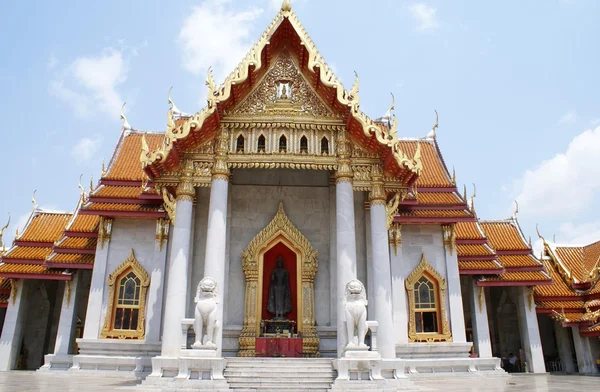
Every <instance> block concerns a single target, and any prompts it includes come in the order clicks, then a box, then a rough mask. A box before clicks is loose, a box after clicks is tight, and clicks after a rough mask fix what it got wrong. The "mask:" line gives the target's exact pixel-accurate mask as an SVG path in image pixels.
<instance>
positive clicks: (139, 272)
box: [100, 249, 150, 340]
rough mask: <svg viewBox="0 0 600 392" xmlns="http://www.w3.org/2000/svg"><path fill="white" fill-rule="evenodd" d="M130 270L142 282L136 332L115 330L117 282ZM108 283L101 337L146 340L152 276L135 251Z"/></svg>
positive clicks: (111, 275) (110, 276) (109, 278)
mask: <svg viewBox="0 0 600 392" xmlns="http://www.w3.org/2000/svg"><path fill="white" fill-rule="evenodd" d="M128 270H130V271H131V272H133V273H134V274H135V276H136V277H137V278H138V279H139V280H140V293H139V306H138V320H137V328H136V329H135V330H123V329H118V330H117V329H114V328H113V323H114V317H115V310H116V306H115V305H116V299H117V298H115V296H118V294H119V290H118V288H117V287H116V283H117V282H116V280H117V278H119V277H121V276H122V275H123V273H125V272H127V271H128ZM107 283H108V286H109V291H108V309H107V311H106V316H105V317H104V325H103V326H102V331H101V332H100V337H101V338H107V339H140V340H142V339H144V338H145V336H146V328H145V326H146V292H147V291H148V286H150V276H149V275H148V273H147V272H146V270H145V269H144V267H142V265H141V264H140V263H139V262H138V261H137V259H136V258H135V255H134V253H133V249H131V252H130V253H129V256H128V257H127V259H125V261H124V262H123V263H122V264H121V265H120V266H118V267H117V269H115V270H114V272H113V273H112V274H110V275H109V277H108V282H107Z"/></svg>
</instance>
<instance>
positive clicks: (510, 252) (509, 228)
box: [477, 216, 552, 286]
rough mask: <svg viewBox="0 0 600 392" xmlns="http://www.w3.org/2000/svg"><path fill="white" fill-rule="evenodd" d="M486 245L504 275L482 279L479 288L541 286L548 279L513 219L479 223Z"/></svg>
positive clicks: (548, 282)
mask: <svg viewBox="0 0 600 392" xmlns="http://www.w3.org/2000/svg"><path fill="white" fill-rule="evenodd" d="M480 225H481V229H482V230H483V233H484V234H485V236H486V238H487V240H488V242H489V245H490V246H491V248H493V249H494V252H495V254H496V256H497V259H498V261H499V263H500V264H501V265H502V267H503V268H504V271H503V272H502V273H500V274H498V275H496V276H483V277H482V278H481V279H480V280H479V281H478V282H477V284H478V285H479V286H542V285H551V284H552V279H551V277H550V275H548V273H547V271H546V270H545V268H544V265H543V264H542V263H541V262H540V261H539V260H538V259H537V258H536V257H535V256H534V255H533V250H532V249H531V244H530V243H529V242H528V241H527V240H526V239H525V236H524V235H523V232H522V231H521V227H520V226H519V223H518V221H517V218H516V216H513V217H512V218H510V219H505V220H496V221H480Z"/></svg>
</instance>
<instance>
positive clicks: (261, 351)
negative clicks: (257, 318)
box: [256, 338, 302, 358]
mask: <svg viewBox="0 0 600 392" xmlns="http://www.w3.org/2000/svg"><path fill="white" fill-rule="evenodd" d="M256 356H257V357H290V358H291V357H301V356H302V339H301V338H256Z"/></svg>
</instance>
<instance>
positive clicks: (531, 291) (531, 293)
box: [527, 287, 535, 312]
mask: <svg viewBox="0 0 600 392" xmlns="http://www.w3.org/2000/svg"><path fill="white" fill-rule="evenodd" d="M534 295H535V288H534V287H530V288H529V293H527V299H528V305H529V311H530V312H531V311H532V310H533V304H534V303H535V299H534Z"/></svg>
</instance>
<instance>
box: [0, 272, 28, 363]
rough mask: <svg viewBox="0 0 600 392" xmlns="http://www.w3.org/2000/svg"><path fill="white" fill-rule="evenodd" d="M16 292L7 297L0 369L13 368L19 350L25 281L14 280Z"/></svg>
mask: <svg viewBox="0 0 600 392" xmlns="http://www.w3.org/2000/svg"><path fill="white" fill-rule="evenodd" d="M14 284H15V285H16V293H14V296H13V294H11V297H10V298H9V299H8V308H7V309H6V316H5V317H4V326H3V327H2V336H1V337H0V371H6V370H13V369H14V368H15V366H16V363H17V356H18V355H19V351H20V350H21V339H22V338H23V329H24V328H23V322H24V318H25V315H26V309H25V308H27V294H28V293H27V289H28V287H29V286H28V285H27V282H26V281H25V280H23V279H19V280H16V281H15V283H14Z"/></svg>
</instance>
